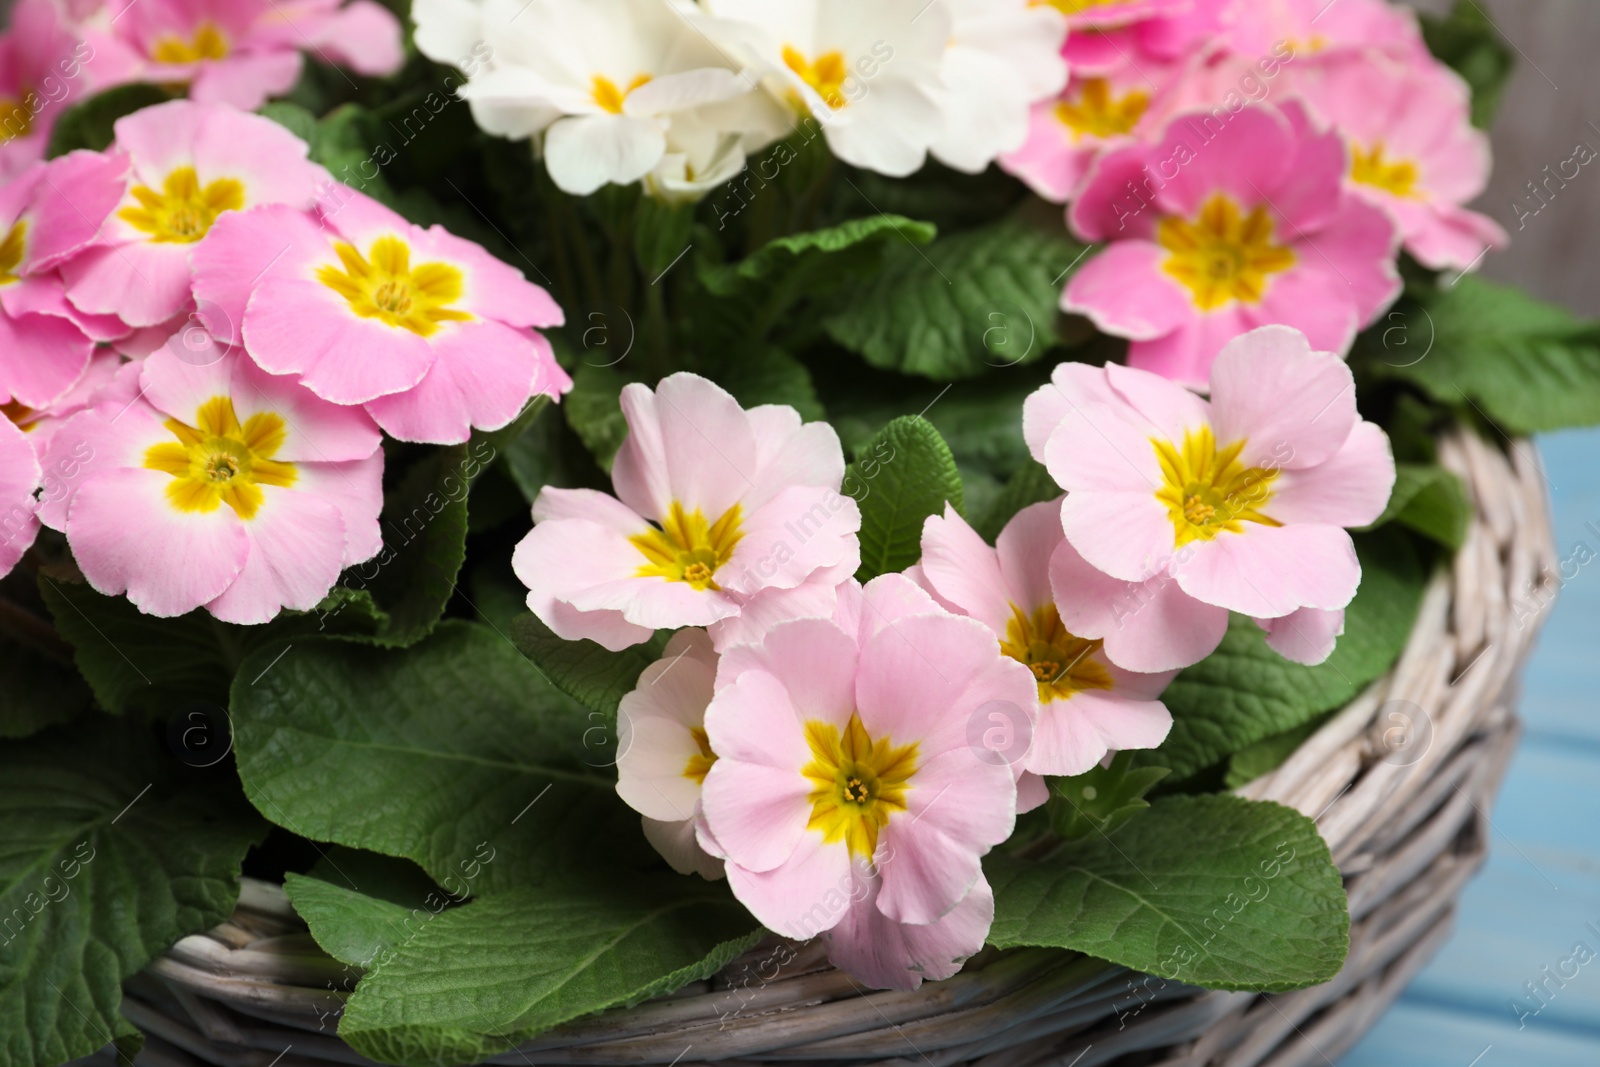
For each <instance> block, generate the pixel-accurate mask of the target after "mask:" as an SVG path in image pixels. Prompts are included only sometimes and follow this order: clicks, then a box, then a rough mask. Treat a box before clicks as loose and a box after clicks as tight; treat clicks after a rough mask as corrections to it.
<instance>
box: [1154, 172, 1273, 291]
mask: <svg viewBox="0 0 1600 1067" xmlns="http://www.w3.org/2000/svg"><path fill="white" fill-rule="evenodd" d="M1272 230H1273V226H1272V217H1271V216H1270V215H1268V214H1267V209H1266V208H1265V207H1260V206H1258V207H1256V208H1255V209H1254V210H1252V211H1251V212H1250V214H1248V215H1246V214H1244V213H1243V212H1242V211H1240V210H1239V205H1237V204H1235V203H1234V202H1233V201H1232V200H1231V199H1229V198H1228V197H1227V196H1225V195H1224V194H1222V193H1217V194H1215V195H1214V196H1212V197H1211V199H1210V200H1207V201H1206V202H1205V205H1204V206H1203V207H1202V208H1201V209H1200V214H1199V215H1198V216H1197V217H1196V218H1195V219H1194V221H1192V222H1191V221H1190V220H1188V219H1181V218H1175V217H1168V218H1164V219H1162V220H1161V224H1160V226H1159V227H1157V230H1156V240H1157V241H1158V242H1159V243H1160V244H1161V247H1162V248H1165V249H1166V250H1167V251H1168V252H1170V253H1171V255H1169V256H1168V257H1167V261H1166V262H1165V263H1164V264H1162V267H1163V269H1165V270H1166V272H1167V273H1168V274H1170V275H1172V276H1173V277H1174V278H1176V279H1178V280H1179V281H1180V282H1182V283H1183V284H1184V285H1185V286H1186V287H1187V288H1188V290H1189V292H1190V293H1191V294H1193V296H1194V302H1195V306H1196V307H1198V308H1199V309H1200V310H1201V311H1215V310H1216V309H1217V308H1220V307H1223V306H1225V305H1226V304H1227V303H1228V302H1229V301H1233V300H1240V301H1244V302H1245V303H1249V304H1255V303H1259V302H1260V300H1261V298H1262V297H1263V296H1264V295H1265V294H1266V291H1267V280H1268V279H1269V278H1270V277H1271V276H1272V275H1274V274H1277V273H1279V272H1280V271H1285V270H1288V269H1289V268H1290V267H1292V266H1294V264H1295V254H1294V251H1293V249H1290V248H1286V247H1285V246H1283V245H1280V244H1276V243H1274V242H1273V239H1272V238H1273V234H1272Z"/></svg>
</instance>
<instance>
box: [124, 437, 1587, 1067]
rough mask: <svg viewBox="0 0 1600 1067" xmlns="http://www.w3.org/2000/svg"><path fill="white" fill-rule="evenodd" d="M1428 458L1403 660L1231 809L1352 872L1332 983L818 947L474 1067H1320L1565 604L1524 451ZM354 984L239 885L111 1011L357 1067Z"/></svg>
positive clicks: (1471, 823)
mask: <svg viewBox="0 0 1600 1067" xmlns="http://www.w3.org/2000/svg"><path fill="white" fill-rule="evenodd" d="M1439 453H1440V461H1441V462H1442V463H1443V464H1444V465H1445V466H1446V467H1448V468H1449V469H1451V470H1453V471H1455V472H1456V473H1457V474H1459V475H1461V476H1462V478H1463V480H1464V481H1465V483H1466V485H1467V486H1468V489H1469V491H1470V493H1471V495H1472V498H1473V500H1474V502H1475V505H1476V507H1475V517H1474V519H1473V521H1472V523H1471V526H1470V529H1469V532H1468V534H1467V539H1466V542H1465V545H1464V547H1463V548H1462V550H1461V551H1460V553H1459V554H1458V556H1457V558H1456V560H1455V563H1454V565H1453V567H1452V568H1450V569H1449V570H1448V571H1441V572H1440V573H1439V574H1438V575H1436V576H1435V577H1434V579H1433V581H1432V582H1431V583H1430V584H1429V586H1428V588H1427V591H1426V594H1425V595H1424V597H1423V601H1422V607H1421V610H1420V612H1419V615H1418V619H1417V623H1416V626H1415V629H1414V630H1413V632H1412V634H1411V637H1410V640H1409V642H1408V644H1407V646H1406V649H1405V651H1404V653H1403V654H1402V655H1401V657H1400V660H1399V662H1398V663H1397V664H1396V665H1395V667H1394V669H1393V670H1392V671H1391V672H1390V673H1389V674H1388V675H1386V676H1385V677H1384V678H1382V679H1380V680H1379V681H1377V682H1375V683H1373V684H1372V685H1371V686H1369V687H1368V688H1367V689H1366V690H1365V691H1364V692H1363V693H1362V694H1361V695H1360V696H1359V697H1358V698H1357V699H1355V700H1354V701H1352V702H1351V703H1350V704H1349V705H1348V706H1347V707H1345V708H1344V709H1343V710H1342V711H1341V712H1339V713H1338V714H1337V715H1335V716H1334V717H1333V718H1332V719H1330V720H1329V721H1328V722H1327V723H1326V724H1325V725H1324V726H1323V727H1322V728H1321V729H1320V730H1319V731H1318V732H1317V733H1316V734H1314V735H1313V736H1312V737H1311V738H1310V739H1309V740H1307V741H1306V742H1305V744H1304V745H1302V746H1301V747H1300V749H1299V750H1298V751H1296V752H1295V754H1294V755H1293V756H1292V757H1291V758H1290V759H1289V760H1288V761H1287V762H1286V763H1284V764H1283V765H1282V766H1281V767H1279V768H1278V769H1277V770H1276V771H1274V772H1272V773H1270V774H1268V775H1266V776H1264V777H1262V778H1260V779H1258V780H1256V781H1254V782H1251V783H1250V784H1249V785H1247V786H1246V787H1244V788H1243V789H1241V790H1239V791H1238V792H1239V793H1240V794H1241V795H1243V796H1247V797H1252V798H1256V799H1263V800H1275V801H1278V802H1280V803H1283V804H1287V805H1289V806H1291V807H1294V808H1296V809H1298V810H1300V811H1301V812H1304V813H1305V814H1306V815H1308V816H1311V817H1313V818H1314V819H1316V821H1317V825H1318V827H1319V829H1320V830H1321V832H1322V834H1323V836H1324V837H1325V838H1326V839H1327V841H1328V844H1329V846H1330V848H1331V849H1332V852H1333V857H1334V860H1335V862H1336V863H1337V864H1338V865H1339V867H1340V869H1341V870H1342V871H1343V873H1344V875H1345V885H1346V889H1347V891H1348V893H1349V898H1350V910H1351V917H1352V929H1351V950H1350V956H1349V960H1348V961H1347V963H1346V965H1345V968H1344V970H1343V971H1342V972H1341V973H1340V975H1339V976H1338V977H1337V978H1335V979H1334V980H1333V981H1332V982H1330V983H1328V984H1326V985H1323V986H1318V987H1316V988H1313V989H1308V990H1303V991H1300V992H1297V993H1291V994H1286V995H1275V996H1270V997H1269V996H1261V995H1257V994H1251V993H1223V992H1208V991H1205V990H1201V989H1196V988H1193V987H1188V986H1183V985H1181V984H1177V983H1171V982H1163V981H1160V980H1159V979H1155V978H1147V977H1146V976H1142V975H1137V974H1134V973H1132V972H1129V971H1127V970H1125V969H1124V968H1120V967H1116V966H1112V965H1109V964H1106V963H1104V962H1101V961H1097V960H1091V959H1083V958H1077V957H1074V956H1073V955H1071V954H1068V953H1060V952H1043V951H1035V950H1022V951H1015V952H1008V953H992V952H986V953H985V954H984V955H982V956H980V957H978V958H976V959H974V960H973V961H971V962H970V963H969V964H968V966H967V968H966V969H965V970H964V971H963V972H962V973H961V974H959V975H957V976H956V977H954V978H952V979H950V980H948V981H944V982H937V983H928V984H925V985H924V986H923V987H922V988H921V989H919V990H917V991H915V992H909V993H907V992H867V991H865V990H863V989H862V988H861V987H859V986H858V985H856V983H854V982H853V981H851V979H850V978H849V977H848V976H846V975H844V974H841V973H840V972H838V971H836V970H833V969H832V968H830V967H828V966H827V964H826V961H825V960H824V959H823V958H822V956H821V954H820V952H819V951H818V949H817V947H816V946H814V945H810V946H798V947H795V946H791V945H788V944H787V943H783V944H779V943H776V942H773V943H767V944H764V945H763V946H758V948H757V949H756V950H754V951H753V952H752V953H749V954H747V955H746V956H744V957H742V958H741V959H739V960H736V961H735V962H734V963H733V964H732V965H730V966H729V967H728V968H726V969H725V970H724V971H723V972H722V973H721V974H719V975H717V976H716V977H715V978H713V979H712V980H710V981H707V982H699V983H695V984H694V985H692V986H690V987H688V988H686V989H683V990H680V991H679V992H678V993H676V994H674V995H673V996H671V997H666V998H662V999H658V1000H655V1001H650V1002H647V1003H645V1004H642V1005H638V1006H636V1007H633V1008H628V1009H616V1010H612V1011H607V1012H602V1013H599V1014H597V1015H594V1016H590V1017H588V1018H585V1019H580V1020H577V1021H575V1022H573V1023H570V1024H567V1025H565V1026H563V1027H561V1028H559V1029H558V1030H555V1031H552V1032H550V1033H548V1034H545V1035H543V1036H542V1037H540V1038H538V1039H537V1040H535V1041H533V1042H530V1043H528V1044H526V1045H524V1046H522V1047H521V1048H519V1049H516V1050H513V1051H511V1052H508V1053H506V1054H504V1055H500V1056H496V1057H494V1058H492V1059H491V1060H489V1061H488V1062H489V1063H493V1064H506V1065H533V1064H540V1065H543V1064H552V1065H554V1064H596V1065H624V1064H677V1063H685V1064H687V1063H700V1062H717V1063H724V1064H730V1063H731V1064H741V1063H753V1062H771V1061H801V1060H805V1061H812V1062H817V1063H828V1062H834V1063H839V1064H846V1063H849V1064H862V1063H882V1064H883V1065H884V1067H888V1065H889V1064H894V1065H896V1067H899V1065H905V1067H914V1065H918V1064H921V1065H925V1067H947V1065H953V1064H966V1063H977V1064H982V1065H983V1067H1032V1065H1034V1064H1045V1063H1050V1064H1059V1065H1061V1067H1093V1065H1096V1064H1119V1065H1124V1067H1133V1065H1134V1064H1141V1065H1151V1064H1158V1065H1164V1067H1179V1065H1186V1067H1201V1065H1217V1067H1222V1065H1226V1067H1255V1065H1257V1064H1265V1065H1270V1067H1289V1065H1300V1064H1307V1065H1309V1064H1314V1063H1324V1062H1325V1063H1328V1064H1331V1063H1332V1060H1333V1057H1335V1056H1337V1055H1338V1054H1339V1053H1340V1052H1342V1051H1343V1050H1344V1049H1345V1048H1347V1047H1348V1046H1349V1045H1351V1044H1353V1043H1354V1042H1355V1040H1356V1039H1357V1038H1358V1037H1359V1036H1360V1035H1361V1034H1362V1033H1363V1032H1364V1031H1365V1030H1366V1029H1367V1027H1369V1026H1370V1025H1371V1024H1372V1023H1373V1022H1374V1021H1375V1020H1376V1019H1377V1017H1378V1016H1379V1015H1380V1014H1381V1013H1382V1011H1383V1009H1384V1008H1386V1007H1387V1005H1388V1004H1389V1003H1390V1001H1391V1000H1392V999H1393V998H1394V996H1396V995H1397V994H1398V992H1399V990H1400V989H1401V988H1403V987H1404V985H1405V983H1406V982H1407V981H1408V980H1409V979H1410V977H1411V976H1412V975H1413V974H1414V973H1415V972H1416V970H1418V969H1419V968H1420V967H1421V965H1422V964H1423V963H1424V962H1426V960H1427V958H1428V957H1429V956H1431V955H1432V953H1433V951H1434V950H1435V949H1436V948H1437V947H1438V945H1439V944H1440V943H1442V941H1443V940H1444V938H1445V937H1446V936H1447V935H1448V932H1449V926H1450V919H1451V916H1452V913H1453V909H1454V904H1455V900H1456V898H1457V897H1458V895H1459V893H1460V890H1461V888H1462V886H1463V885H1464V884H1465V882H1466V880H1467V878H1468V877H1470V875H1471V874H1472V873H1473V871H1474V870H1476V868H1477V867H1478V865H1479V864H1480V863H1481V861H1482V858H1483V856H1484V854H1485V851H1486V842H1487V837H1488V834H1487V825H1486V824H1487V816H1486V815H1485V814H1484V813H1485V812H1486V811H1487V810H1488V808H1489V807H1490V805H1491V804H1492V801H1493V796H1494V793H1495V792H1496V790H1497V789H1498V785H1499V781H1500V778H1501V776H1502V774H1503V772H1504V769H1505V766H1506V764H1507V762H1508V761H1509V759H1510V755H1511V752H1512V750H1513V748H1514V746H1515V741H1516V736H1517V732H1518V724H1517V720H1516V717H1515V714H1514V712H1513V710H1512V706H1511V705H1512V701H1514V699H1515V692H1514V690H1515V680H1516V678H1517V676H1518V674H1519V672H1520V669H1521V667H1522V665H1523V663H1524V662H1525V660H1526V658H1527V655H1528V652H1529V650H1530V648H1531V646H1532V643H1533V641H1534V638H1535V636H1536V634H1537V632H1538V628H1539V626H1540V625H1541V624H1542V622H1543V620H1544V617H1545V615H1546V614H1547V612H1548V608H1549V606H1550V604H1551V602H1552V601H1553V599H1554V594H1555V589H1556V586H1557V584H1558V583H1557V582H1556V580H1555V577H1554V576H1555V574H1556V568H1555V560H1556V553H1555V547H1554V544H1553V541H1552V537H1551V531H1550V522H1549V514H1548V499H1547V496H1546V493H1545V484H1546V479H1545V476H1544V473H1543V470H1542V468H1541V466H1540V463H1539V459H1538V456H1537V453H1536V452H1535V450H1534V449H1533V447H1532V446H1531V445H1529V444H1528V443H1527V442H1525V441H1518V442H1508V448H1507V450H1505V451H1502V450H1501V449H1500V448H1497V447H1495V446H1494V445H1492V444H1490V443H1488V442H1486V441H1484V440H1483V439H1482V438H1480V437H1478V436H1476V435H1474V434H1471V433H1467V432H1460V433H1456V434H1453V435H1451V436H1449V437H1447V438H1446V439H1445V440H1444V441H1442V442H1441V444H1440V449H1439ZM1396 701H1403V702H1405V704H1403V705H1397V704H1395V703H1394V702H1396ZM1397 707H1404V708H1406V709H1407V711H1408V712H1409V714H1410V715H1411V716H1415V714H1416V710H1417V709H1421V710H1422V712H1423V715H1424V722H1425V723H1426V724H1427V725H1428V726H1430V727H1431V739H1430V740H1428V741H1427V742H1426V743H1425V744H1423V745H1421V746H1418V747H1420V748H1422V749H1423V750H1422V751H1420V752H1413V751H1410V750H1408V751H1407V753H1406V756H1405V757H1404V758H1403V759H1402V758H1396V757H1395V754H1394V752H1393V751H1392V748H1391V747H1388V746H1386V745H1385V744H1384V734H1385V732H1386V731H1387V730H1390V729H1392V728H1393V723H1392V721H1391V720H1390V718H1389V712H1391V711H1392V710H1393V709H1395V708H1397ZM779 961H783V962H782V963H781V966H780V965H779ZM351 984H352V976H351V975H350V974H349V973H348V971H347V970H346V969H345V968H342V967H341V965H340V964H338V963H337V962H335V961H333V960H330V959H329V958H328V957H327V956H325V955H324V954H322V953H321V951H320V950H319V949H317V947H316V945H315V944H314V943H313V942H312V941H311V939H310V936H309V934H308V933H306V931H305V926H304V924H303V923H301V922H300V921H299V919H298V918H297V917H296V916H295V915H294V913H293V910H292V909H291V908H290V907H289V904H288V902H287V899H286V898H285V897H284V895H283V891H282V889H281V888H280V887H276V886H270V885H267V884H265V883H261V882H255V881H252V880H246V883H245V886H244V891H243V892H242V894H241V896H240V901H239V906H238V909H237V911H236V912H235V914H234V916H233V918H232V920H230V921H229V922H227V923H224V924H223V925H222V926H219V927H217V928H216V929H215V930H212V931H209V932H208V933H206V934H204V935H196V936H193V937H188V938H185V939H184V940H183V941H181V942H179V943H178V944H177V945H176V946H174V948H173V949H172V950H171V951H170V952H169V953H168V954H167V955H166V956H164V957H163V958H161V959H159V960H157V961H156V962H155V963H153V964H152V965H151V966H150V967H149V968H147V969H146V971H145V972H144V973H143V974H140V975H138V976H136V977H135V978H134V979H132V980H131V981H130V982H129V983H128V986H127V997H126V999H125V1001H124V1012H125V1014H127V1015H128V1017H129V1018H130V1019H131V1020H132V1021H133V1022H134V1023H135V1024H136V1025H138V1026H139V1027H141V1028H142V1029H144V1030H145V1031H146V1032H147V1034H149V1035H150V1040H149V1043H148V1044H147V1046H146V1050H145V1053H144V1055H143V1057H142V1058H141V1063H146V1064H149V1065H150V1067H197V1065H198V1064H201V1063H208V1064H217V1065H220V1067H273V1065H276V1067H322V1065H326V1064H329V1063H343V1064H366V1063H368V1062H369V1061H367V1060H365V1059H364V1058H362V1057H361V1056H359V1055H357V1054H356V1053H355V1052H354V1051H353V1050H351V1049H350V1048H349V1046H347V1045H345V1044H344V1043H343V1042H342V1041H340V1040H339V1039H338V1038H337V1037H336V1036H334V1035H335V1027H336V1023H337V1019H338V1016H339V1012H340V1008H341V1006H342V1004H343V1000H344V998H345V997H346V996H347V993H346V992H345V990H347V989H348V988H349V986H350V985H351Z"/></svg>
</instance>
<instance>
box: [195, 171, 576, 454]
mask: <svg viewBox="0 0 1600 1067" xmlns="http://www.w3.org/2000/svg"><path fill="white" fill-rule="evenodd" d="M325 191H326V196H325V197H324V199H323V201H322V202H321V204H320V205H319V207H318V210H317V212H316V213H315V214H312V213H308V212H304V211H299V210H297V209H295V208H294V207H291V206H281V205H280V206H276V207H269V208H264V209H261V210H256V211H247V212H243V213H240V214H237V215H234V216H231V217H229V218H225V219H222V220H221V221H220V222H219V223H218V225H217V228H216V231H215V233H214V234H213V236H212V238H211V239H210V240H208V241H206V243H205V245H204V247H202V248H199V249H197V250H196V251H195V255H194V267H195V279H194V295H195V299H196V300H198V301H200V302H201V304H202V305H203V306H205V307H208V308H215V309H216V310H217V311H218V313H219V314H218V316H217V317H218V319H219V320H220V321H221V323H222V325H221V327H220V332H221V333H222V335H223V336H224V338H225V339H226V340H228V341H230V342H234V343H242V344H243V345H244V348H245V350H246V351H247V352H249V354H250V358H251V359H253V360H255V362H256V363H257V364H258V365H259V366H260V367H261V368H262V369H263V370H265V371H267V372H268V373H269V374H283V375H290V376H292V377H293V378H294V379H295V380H297V381H299V382H300V383H301V384H303V385H305V387H306V388H308V389H310V390H311V391H312V392H313V393H316V394H317V395H318V396H320V397H322V398H323V399H325V400H328V401H330V402H332V403H335V404H346V405H352V404H364V405H366V408H367V411H368V412H370V413H371V415H372V417H373V418H374V419H376V420H377V421H378V424H379V425H380V426H382V427H383V429H384V430H385V431H387V432H388V433H389V434H390V435H391V436H393V437H396V438H398V439H400V440H403V441H419V442H426V443H430V444H456V443H459V442H462V441H465V440H466V439H467V437H468V435H469V434H470V433H471V432H472V430H473V429H474V428H477V429H482V430H494V429H499V428H500V427H502V426H504V425H506V424H507V423H508V422H510V421H511V420H512V419H514V418H516V417H517V414H518V413H519V412H521V411H522V409H523V407H524V406H525V405H526V404H527V402H528V400H529V399H530V398H531V397H533V396H535V395H539V394H545V395H550V396H559V395H561V394H562V393H565V392H566V391H567V390H568V389H570V388H572V380H571V379H570V378H569V377H567V374H566V372H565V371H563V370H562V369H561V367H560V365H559V364H557V363H556V361H555V355H554V353H553V352H552V351H551V348H550V342H549V341H547V340H546V339H545V338H544V336H543V335H542V334H540V333H538V332H537V331H536V330H535V329H534V327H544V326H559V325H561V322H562V314H561V309H560V308H559V307H557V306H556V303H555V301H554V300H553V299H551V297H550V294H549V293H547V292H546V291H545V290H544V289H542V288H540V287H539V286H537V285H534V284H533V283H532V282H530V281H528V280H527V279H526V278H524V277H523V275H522V272H521V271H519V270H517V269H516V268H514V267H511V266H508V265H506V264H505V263H502V262H501V261H500V260H498V259H495V258H494V257H493V256H491V255H489V253H487V252H485V251H484V250H483V249H482V248H480V247H479V246H478V245H475V244H473V243H472V242H471V241H467V240H464V239H462V238H460V237H456V236H455V235H453V234H451V233H449V232H448V231H446V230H445V229H444V228H443V227H441V226H432V227H429V228H427V229H424V228H423V227H421V226H414V225H412V224H411V223H409V222H407V221H406V220H405V219H403V218H401V217H400V216H399V215H397V214H395V213H394V212H393V211H390V210H389V209H388V208H386V207H384V206H383V205H382V204H380V203H378V202H377V201H376V200H373V199H372V198H371V197H368V196H364V195H362V194H361V193H358V192H356V191H355V190H353V189H347V188H345V187H343V186H335V185H333V184H331V183H330V184H329V185H328V186H327V187H326V190H325Z"/></svg>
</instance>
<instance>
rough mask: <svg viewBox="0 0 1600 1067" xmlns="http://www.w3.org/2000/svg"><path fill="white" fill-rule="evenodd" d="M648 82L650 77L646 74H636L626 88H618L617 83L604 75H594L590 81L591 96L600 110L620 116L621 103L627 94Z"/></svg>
mask: <svg viewBox="0 0 1600 1067" xmlns="http://www.w3.org/2000/svg"><path fill="white" fill-rule="evenodd" d="M649 80H650V75H648V74H636V75H634V78H633V81H631V82H629V83H628V84H627V86H626V87H624V88H618V87H617V83H616V82H614V81H612V80H611V79H610V78H608V77H606V76H605V75H604V74H596V75H595V76H594V78H593V79H592V83H593V90H592V92H591V95H592V96H593V97H594V102H595V103H597V104H599V105H600V106H601V107H602V108H604V109H605V110H607V111H609V112H611V114H613V115H620V114H622V102H623V101H624V100H626V99H627V98H628V94H629V93H631V92H633V91H634V90H635V89H637V88H639V86H641V85H643V84H645V83H646V82H648V81H649Z"/></svg>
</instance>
